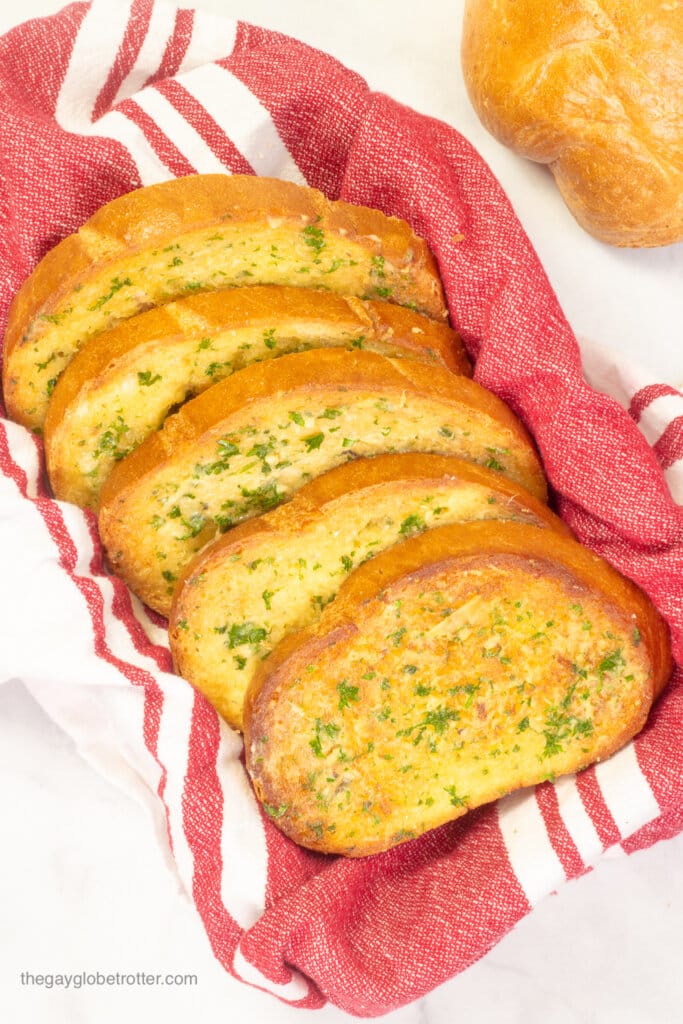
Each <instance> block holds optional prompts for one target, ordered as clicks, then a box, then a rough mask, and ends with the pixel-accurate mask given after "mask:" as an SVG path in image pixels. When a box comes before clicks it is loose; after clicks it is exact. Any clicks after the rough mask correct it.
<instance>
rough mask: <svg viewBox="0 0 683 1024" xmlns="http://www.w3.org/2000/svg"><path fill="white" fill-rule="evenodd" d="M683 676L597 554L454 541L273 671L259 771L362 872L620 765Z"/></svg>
mask: <svg viewBox="0 0 683 1024" xmlns="http://www.w3.org/2000/svg"><path fill="white" fill-rule="evenodd" d="M539 627H540V628H539ZM392 630H393V632H392ZM671 668H672V661H671V651H670V643H669V634H668V628H667V627H666V624H665V623H664V622H663V620H662V619H661V617H660V616H659V614H658V613H657V611H656V610H655V609H654V608H653V606H652V605H651V604H650V602H649V601H648V600H647V598H646V597H645V595H644V594H643V593H642V592H641V591H639V590H638V588H637V587H635V586H634V585H633V584H632V583H630V582H629V581H627V580H625V579H624V578H623V577H621V576H620V575H619V574H618V573H616V572H615V571H614V570H613V569H612V568H611V567H610V566H609V565H608V564H607V563H606V562H604V561H602V560H601V559H599V558H598V557H597V556H595V555H593V554H592V553H591V552H589V551H587V550H586V549H585V548H583V547H581V545H579V544H577V543H576V542H574V541H572V540H571V539H569V538H567V537H565V536H562V535H561V534H558V533H557V532H555V531H552V530H538V529H535V528H533V527H529V526H527V525H523V524H519V523H509V522H506V523H498V522H497V523H495V524H492V523H472V524H468V525H465V526H459V527H454V526H444V527H439V528H435V529H433V530H429V531H427V532H426V533H424V534H421V535H420V536H418V537H415V538H413V539H411V540H409V541H406V543H404V544H401V545H399V546H398V547H396V548H393V549H391V550H390V551H387V552H384V553H383V554H380V555H378V556H377V557H376V558H374V559H372V560H371V561H369V562H367V563H365V564H364V565H363V566H361V567H360V568H359V569H357V570H355V572H353V573H352V574H351V576H350V577H349V578H348V579H347V580H346V582H345V583H344V584H343V585H342V587H341V588H340V591H339V593H338V595H337V598H336V599H335V601H334V602H333V603H332V604H331V605H329V606H328V608H327V609H326V610H325V612H324V613H323V615H322V617H321V619H320V620H319V622H318V623H317V625H315V626H314V627H312V628H309V629H306V630H302V631H301V632H300V633H298V634H291V635H290V636H288V637H286V638H285V639H284V640H283V641H282V642H281V643H280V644H279V645H278V646H277V648H276V649H275V650H274V651H273V653H272V654H271V655H270V657H269V658H268V659H267V660H266V661H265V662H263V664H262V667H261V669H260V671H259V673H258V674H257V676H256V677H255V679H254V681H253V683H252V685H251V686H250V689H249V691H248V694H247V701H246V706H245V749H246V755H247V767H248V770H249V772H250V775H251V777H252V780H253V782H254V786H255V789H256V793H257V795H258V796H259V798H260V799H261V801H262V802H263V803H264V806H265V808H266V810H267V811H268V813H269V814H270V815H271V816H272V818H273V820H274V821H275V823H276V824H277V825H278V826H279V827H280V828H281V829H282V830H283V831H284V832H285V833H286V834H287V835H288V836H290V838H292V839H294V840H295V841H296V842H298V843H301V844H302V845H304V846H308V847H311V848H312V849H316V850H318V851H320V852H333V853H343V854H346V855H349V856H364V855H366V854H369V853H375V852H379V851H380V850H383V849H387V848H388V847H390V846H393V845H396V843H398V842H402V841H404V840H406V839H409V838H413V837H414V836H416V835H419V834H421V833H422V832H424V831H426V830H427V829H429V828H434V827H436V826H437V825H440V824H442V823H444V822H446V821H449V820H452V819H453V818H456V817H459V816H460V815H462V814H464V813H465V812H466V811H467V810H468V809H470V808H473V807H476V806H478V805H480V804H482V803H485V802H488V801H490V800H493V799H495V798H497V797H498V796H501V795H503V794H504V793H506V792H509V791H510V790H512V789H516V788H518V787H522V786H527V785H533V784H536V783H538V782H541V781H543V780H544V779H546V778H548V777H554V776H555V775H557V774H561V773H564V772H570V771H576V770H579V769H580V768H583V767H585V766H586V765H588V764H590V763H592V762H594V761H595V760H600V759H603V758H605V757H608V756H609V755H610V754H611V753H612V752H614V751H615V750H616V749H618V748H619V747H620V746H622V745H623V744H624V743H625V742H627V740H628V739H630V738H631V737H632V736H633V735H635V733H637V732H638V730H639V729H640V728H642V726H643V724H644V723H645V720H646V717H647V714H648V711H649V708H650V706H651V704H652V701H653V700H654V698H655V697H656V696H657V695H658V694H659V693H660V692H661V690H662V688H663V686H664V685H665V684H666V681H667V679H668V678H669V675H670V672H671Z"/></svg>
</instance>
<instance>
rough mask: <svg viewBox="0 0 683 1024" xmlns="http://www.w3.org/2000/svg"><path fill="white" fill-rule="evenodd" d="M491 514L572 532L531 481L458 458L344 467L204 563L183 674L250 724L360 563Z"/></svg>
mask: <svg viewBox="0 0 683 1024" xmlns="http://www.w3.org/2000/svg"><path fill="white" fill-rule="evenodd" d="M479 519H512V520H515V521H521V522H529V523H534V524H536V525H537V526H543V527H547V528H550V529H554V530H559V531H561V532H564V533H568V530H567V527H566V526H565V525H564V523H563V522H562V520H561V519H558V517H557V516H555V515H553V513H552V512H551V511H550V510H549V509H548V507H547V506H546V505H544V504H543V503H542V502H540V501H539V500H538V499H537V498H534V497H532V495H531V494H529V493H528V492H526V491H525V490H524V488H522V487H520V486H519V484H516V483H514V482H513V481H511V480H507V479H506V478H505V477H503V476H501V474H500V473H494V472H492V471H491V470H488V469H484V468H483V467H482V466H477V465H474V464H473V463H468V462H464V461H463V460H461V459H458V458H455V457H454V456H444V455H422V454H415V455H413V454H405V455H378V456H376V457H375V458H372V459H355V460H354V461H353V462H348V463H346V464H345V465H342V466H338V467H337V468H336V469H333V470H331V471H330V472H329V473H325V474H323V475H322V476H320V477H317V478H316V479H315V480H311V482H310V483H308V484H306V485H305V486H304V487H302V488H301V490H300V491H298V492H297V494H296V495H295V496H294V497H293V498H292V500H291V501H290V502H287V503H286V504H285V505H281V506H280V507H279V508H276V509H274V510H273V511H272V512H267V513H265V514H264V515H261V516H257V517H256V518H254V519H249V520H247V521H246V522H244V523H242V524H240V525H239V526H236V527H234V528H233V529H232V530H230V531H229V532H228V533H227V534H225V535H224V536H223V537H220V538H219V539H217V540H216V541H214V542H213V543H211V544H208V545H207V547H205V548H204V550H203V551H201V552H200V553H199V554H198V555H197V556H196V558H194V559H193V561H192V562H191V563H190V565H189V566H188V568H187V569H186V571H185V573H184V574H183V575H182V577H181V579H180V581H179V583H178V585H177V587H176V591H175V597H174V601H173V608H172V610H171V615H170V621H169V641H170V645H171V652H172V654H173V660H174V663H175V666H176V670H177V671H178V672H179V674H180V675H182V676H183V677H184V678H185V679H187V680H188V681H189V682H190V683H192V685H193V686H195V687H196V688H197V689H199V690H201V692H202V693H203V694H204V696H205V697H207V698H208V699H209V700H210V701H211V703H212V704H213V705H214V707H216V709H217V710H218V711H219V712H220V714H221V715H222V716H223V717H224V718H225V719H226V721H227V722H228V723H229V724H230V725H232V726H234V727H235V728H236V729H241V728H242V724H243V723H242V708H243V704H244V694H245V692H246V689H247V686H248V685H249V683H250V681H251V679H252V678H253V675H254V673H255V672H256V671H257V670H258V668H259V666H260V664H261V661H262V660H263V659H264V658H265V657H267V656H268V654H269V653H270V651H272V650H273V648H274V647H275V646H276V645H277V644H278V643H279V641H280V640H281V639H282V638H283V637H284V636H286V635H288V634H289V633H291V632H292V631H294V630H297V629H301V628H302V627H304V626H308V625H310V624H311V623H313V622H315V621H316V620H317V619H318V618H319V617H320V615H321V613H322V610H323V608H324V607H325V606H326V605H328V604H329V602H330V601H331V600H333V598H334V596H335V594H336V593H337V591H338V589H339V587H340V586H341V584H342V583H343V582H344V580H345V579H346V577H347V576H348V575H349V573H350V572H351V571H352V570H353V569H354V568H355V567H356V566H358V565H362V564H363V562H365V561H367V560H368V559H369V558H373V557H375V556H376V555H377V554H379V552H380V551H384V550H385V549H386V548H388V547H391V546H392V545H393V544H398V543H401V542H403V541H405V540H407V539H408V538H409V537H411V536H414V535H415V534H418V533H421V532H422V531H424V530H426V529H429V528H432V527H434V526H435V525H443V524H446V523H454V522H468V521H471V520H479Z"/></svg>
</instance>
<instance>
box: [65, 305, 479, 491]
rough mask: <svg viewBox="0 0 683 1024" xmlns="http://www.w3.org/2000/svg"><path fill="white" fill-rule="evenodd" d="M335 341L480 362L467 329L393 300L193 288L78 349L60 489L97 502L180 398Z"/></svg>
mask: <svg viewBox="0 0 683 1024" xmlns="http://www.w3.org/2000/svg"><path fill="white" fill-rule="evenodd" d="M333 346H339V347H343V348H348V349H354V348H357V349H369V350H370V351H373V352H380V353H383V354H385V355H390V356H403V357H409V358H411V359H420V360H423V361H425V362H431V363H436V364H440V365H442V366H445V367H447V368H448V369H450V370H452V371H453V372H454V373H464V374H467V375H470V374H471V367H470V364H469V361H468V359H467V355H466V354H465V351H464V348H463V345H462V342H461V341H460V338H459V337H458V335H457V334H456V333H455V331H453V330H451V329H450V327H447V326H446V324H444V323H439V322H437V321H435V320H431V319H429V318H428V317H425V316H422V315H421V314H419V313H414V312H413V311H412V310H409V309H405V308H403V307H402V306H395V305H391V304H390V303H388V302H373V301H363V300H361V299H357V298H345V297H342V296H339V295H334V294H332V293H330V292H322V291H315V290H313V289H307V288H290V287H284V286H277V285H263V286H259V285H254V286H252V287H251V288H233V289H230V290H228V291H223V292H206V293H202V294H201V295H191V296H188V297H186V298H184V299H179V300H178V301H177V302H169V303H168V304H167V305H165V306H161V307H159V308H157V309H151V310H149V311H148V312H146V313H141V314H140V315H139V316H135V317H132V318H131V319H130V320H127V321H126V322H125V323H123V324H120V325H119V326H118V327H114V328H112V329H111V330H109V331H104V332H103V333H102V334H100V335H98V336H97V337H96V338H93V339H92V340H91V341H89V342H88V343H87V344H86V345H84V347H83V348H82V349H81V350H80V352H78V353H77V354H76V356H75V357H74V358H73V359H72V360H71V362H70V363H69V365H68V366H67V368H66V370H65V371H64V373H63V374H62V375H61V377H60V379H59V381H58V382H57V386H56V388H55V390H54V392H53V394H52V397H51V399H50V403H49V406H48V413H47V418H46V420H45V455H46V460H47V468H48V475H49V478H50V483H51V485H52V490H53V492H54V495H55V497H56V498H58V499H60V500H62V501H71V502H74V504H76V505H81V506H86V507H89V508H96V507H97V501H98V498H99V492H100V488H101V486H102V484H103V483H104V481H105V480H106V478H107V476H108V475H109V473H110V472H111V469H112V467H113V466H114V464H115V463H116V462H117V461H119V460H120V459H121V458H123V456H124V455H126V454H127V453H128V452H129V451H131V450H132V449H133V448H135V447H137V445H139V444H140V442H141V441H144V439H145V437H147V435H148V434H149V433H151V432H152V431H153V430H156V429H158V428H159V427H160V426H161V424H162V423H163V421H164V419H165V418H166V416H167V414H168V413H169V411H170V410H171V409H172V408H173V407H174V406H178V405H180V404H181V403H182V402H184V401H185V400H186V399H187V398H189V397H191V396H193V395H196V394H199V393H201V392H202V391H205V390H206V388H208V387H210V385H211V384H214V383H216V382H218V381H219V380H222V379H224V378H225V377H227V376H229V375H230V374H231V373H234V372H236V371H237V370H240V369H242V368H243V367H245V366H248V365H250V364H251V363H254V362H258V361H260V360H263V359H268V358H273V357H275V356H281V355H283V354H285V353H288V352H297V351H304V350H306V349H311V348H324V347H333Z"/></svg>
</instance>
